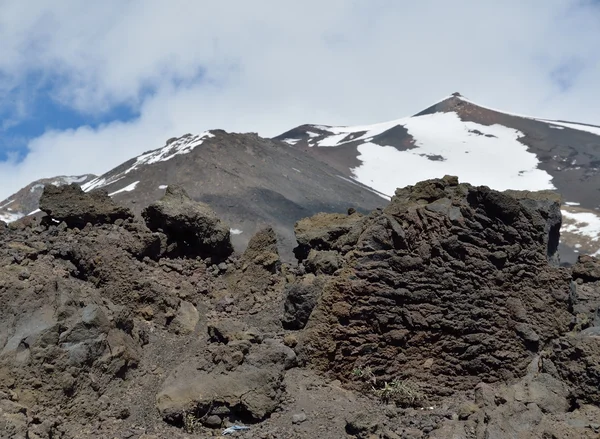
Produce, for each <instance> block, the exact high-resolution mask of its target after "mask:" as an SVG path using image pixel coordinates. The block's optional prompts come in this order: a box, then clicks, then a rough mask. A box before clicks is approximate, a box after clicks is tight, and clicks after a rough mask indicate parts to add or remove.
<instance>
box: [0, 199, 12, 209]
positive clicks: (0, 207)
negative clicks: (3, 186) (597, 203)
mask: <svg viewBox="0 0 600 439" xmlns="http://www.w3.org/2000/svg"><path fill="white" fill-rule="evenodd" d="M14 202H15V200H8V201H7V202H6V203H4V204H3V205H2V206H0V209H3V208H5V207H6V206H8V205H9V204H10V203H14Z"/></svg>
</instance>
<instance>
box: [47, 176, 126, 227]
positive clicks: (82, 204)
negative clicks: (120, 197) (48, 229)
mask: <svg viewBox="0 0 600 439" xmlns="http://www.w3.org/2000/svg"><path fill="white" fill-rule="evenodd" d="M40 209H41V210H42V211H43V212H45V213H46V214H47V215H48V216H50V217H51V218H52V219H55V220H57V221H64V222H65V223H66V224H67V226H68V227H77V228H80V229H82V228H83V227H85V225H86V224H87V223H91V224H94V225H95V224H105V223H114V222H115V221H116V220H118V219H128V218H132V217H133V212H131V210H129V209H128V208H126V207H123V206H119V205H117V204H116V203H115V202H114V201H113V200H112V198H110V197H109V196H108V192H106V191H105V190H103V189H98V190H94V191H91V192H84V191H83V190H82V189H81V187H79V186H78V185H77V184H75V183H73V184H70V185H64V186H54V185H51V184H50V185H47V186H45V187H44V192H43V193H42V196H41V198H40Z"/></svg>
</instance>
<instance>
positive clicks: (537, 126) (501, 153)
mask: <svg viewBox="0 0 600 439" xmlns="http://www.w3.org/2000/svg"><path fill="white" fill-rule="evenodd" d="M277 139H279V140H282V141H284V142H286V143H288V144H289V145H291V146H293V147H294V148H295V149H299V150H301V151H303V152H305V153H307V154H309V155H312V156H314V157H317V158H319V159H320V160H322V161H324V162H326V163H328V164H330V165H331V166H333V167H335V168H336V169H337V170H338V171H340V172H341V173H342V174H343V175H345V176H346V177H347V178H351V179H354V180H356V181H358V182H360V183H363V184H365V185H368V186H370V187H372V188H373V189H375V190H377V191H378V192H381V193H383V194H385V195H386V196H388V197H389V196H391V195H393V194H394V191H395V189H396V188H398V187H404V186H407V185H412V184H414V183H416V182H417V181H420V180H424V179H427V178H435V177H440V176H443V175H445V174H449V175H457V176H459V179H460V180H461V181H466V182H469V183H471V184H474V185H486V186H489V187H491V188H494V189H497V190H506V189H517V190H531V191H535V190H544V189H550V190H556V191H558V192H559V193H560V194H561V195H562V196H563V197H564V200H565V206H564V209H563V214H564V224H565V226H564V227H563V242H564V244H567V245H568V246H570V247H572V248H573V249H574V250H575V251H579V250H581V251H585V252H589V253H596V254H600V216H599V215H598V214H599V213H600V212H598V208H599V207H600V193H599V191H598V190H599V188H600V127H597V126H591V125H585V124H577V123H573V122H564V121H550V120H543V119H537V118H534V117H529V116H521V115H516V114H512V113H506V112H502V111H499V110H495V109H491V108H487V107H483V106H480V105H477V104H475V103H473V102H471V101H470V100H468V99H466V98H465V97H463V96H461V95H460V94H459V93H454V94H453V95H451V96H448V97H447V98H445V99H443V100H441V101H439V102H438V103H436V104H434V105H432V106H431V107H429V108H427V109H426V110H424V111H422V112H420V113H418V114H416V115H415V116H412V117H406V118H402V119H398V120H393V121H390V122H385V123H378V124H373V125H362V126H328V125H302V126H299V127H297V128H294V129H292V130H290V131H288V132H286V133H283V134H281V135H280V136H278V137H277ZM563 250H564V249H563ZM563 253H564V251H563Z"/></svg>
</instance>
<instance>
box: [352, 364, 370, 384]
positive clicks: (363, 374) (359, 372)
mask: <svg viewBox="0 0 600 439" xmlns="http://www.w3.org/2000/svg"><path fill="white" fill-rule="evenodd" d="M352 375H354V376H355V377H357V378H363V379H365V380H366V381H371V380H372V379H374V378H375V374H374V373H373V369H371V367H370V366H366V367H364V368H363V367H357V368H355V369H354V370H353V371H352Z"/></svg>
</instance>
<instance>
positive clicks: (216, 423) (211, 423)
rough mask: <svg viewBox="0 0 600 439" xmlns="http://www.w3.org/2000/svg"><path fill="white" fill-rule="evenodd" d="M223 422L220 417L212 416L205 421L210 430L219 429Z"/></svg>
mask: <svg viewBox="0 0 600 439" xmlns="http://www.w3.org/2000/svg"><path fill="white" fill-rule="evenodd" d="M222 422H223V421H222V420H221V418H220V417H219V416H217V415H210V416H209V417H208V418H206V420H205V421H204V425H206V426H207V427H210V428H219V427H220V426H221V424H222Z"/></svg>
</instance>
